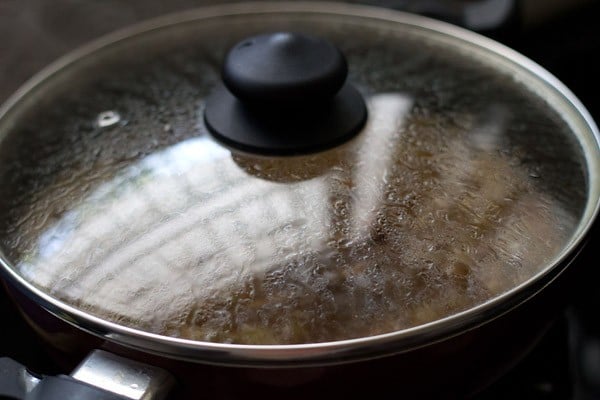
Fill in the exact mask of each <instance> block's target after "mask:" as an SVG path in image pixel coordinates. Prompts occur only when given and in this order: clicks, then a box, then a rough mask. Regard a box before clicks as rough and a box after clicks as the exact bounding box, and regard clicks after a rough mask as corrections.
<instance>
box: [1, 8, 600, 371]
mask: <svg viewBox="0 0 600 400" xmlns="http://www.w3.org/2000/svg"><path fill="white" fill-rule="evenodd" d="M293 13H297V14H307V15H321V16H326V15H332V16H341V17H344V16H346V17H352V18H362V19H365V20H370V21H371V22H375V23H377V21H380V22H381V23H383V22H387V23H395V24H400V25H405V26H410V27H411V28H413V29H420V30H422V31H426V32H429V34H431V35H438V36H439V37H438V39H439V38H444V39H445V40H449V41H450V42H452V44H454V45H455V46H456V45H462V46H467V47H468V48H469V49H472V50H473V51H476V52H479V53H483V54H487V55H488V56H489V57H493V58H494V61H497V62H499V63H503V64H504V68H509V69H512V70H513V71H514V72H515V73H516V74H519V75H520V76H521V77H523V76H525V77H528V78H530V80H531V81H533V83H534V84H535V85H536V86H537V89H538V90H542V91H546V92H547V93H553V96H552V97H553V98H552V100H553V101H554V102H555V104H554V105H552V104H550V106H552V107H554V108H556V109H564V110H565V111H567V112H566V113H565V115H567V114H568V115H570V119H571V121H570V122H571V123H569V125H570V126H573V125H574V124H575V125H578V126H579V128H580V129H581V130H582V131H588V134H587V136H585V137H579V138H578V139H579V141H580V143H581V145H582V147H583V150H584V153H585V158H586V161H587V171H586V172H587V174H588V181H589V183H590V186H589V190H588V200H587V204H586V208H585V211H584V215H583V217H582V218H581V220H580V223H579V225H578V227H577V229H576V231H575V233H574V234H573V237H572V240H571V241H570V242H569V244H568V245H567V246H566V247H565V248H563V250H562V252H561V253H560V254H559V255H558V256H557V257H556V259H555V260H554V261H553V262H552V263H549V264H548V265H547V266H546V268H545V269H544V270H542V271H541V272H539V273H538V274H537V275H535V276H533V277H531V278H530V279H528V280H527V281H525V282H523V283H522V284H520V285H518V286H516V287H514V288H513V289H511V290H510V291H508V292H505V293H503V294H501V295H499V296H497V297H494V298H493V299H491V300H489V301H488V302H486V303H484V304H481V305H479V306H476V307H473V308H470V309H467V310H465V311H463V312H460V313H457V314H454V315H452V316H449V317H446V318H442V319H438V320H435V321H433V322H430V323H427V324H424V325H419V326H416V327H413V328H409V329H405V330H401V331H396V332H391V333H386V334H381V335H376V336H371V337H363V338H357V339H349V340H343V341H336V342H322V343H309V344H297V345H238V344H223V343H212V342H199V341H193V340H187V339H179V338H173V337H167V336H162V335H158V334H153V333H149V332H145V331H141V330H137V329H133V328H128V327H126V326H123V325H119V324H117V323H113V322H110V321H107V320H105V319H102V318H99V317H96V316H94V315H91V314H88V313H86V312H84V311H81V310H79V309H77V308H75V307H73V306H70V305H68V304H66V303H64V302H62V301H59V300H57V299H55V298H54V297H52V296H50V295H49V294H47V293H45V292H43V291H42V290H40V289H38V288H36V287H35V286H33V285H32V284H31V283H29V282H28V281H26V280H25V279H24V278H23V277H22V276H20V275H19V274H18V273H17V272H16V270H15V269H14V268H13V267H12V266H11V263H10V262H9V261H8V260H7V259H6V257H4V255H3V254H1V253H0V276H2V277H3V279H5V280H6V281H8V282H10V283H12V284H13V285H15V287H16V289H18V290H19V291H20V292H22V293H23V294H24V295H25V296H27V297H28V298H30V299H31V300H33V301H34V302H36V303H37V304H39V305H40V306H41V307H43V308H44V309H46V310H47V311H48V312H50V313H51V314H53V315H54V316H56V317H58V318H60V319H61V320H63V321H65V322H67V323H69V324H71V325H73V326H75V327H77V328H79V329H81V330H83V331H85V332H88V333H91V334H93V335H95V336H98V337H101V338H104V339H106V340H109V341H111V342H114V343H116V344H119V345H122V346H125V347H129V348H133V349H137V350H141V351H144V352H148V353H153V354H156V355H160V356H163V357H168V358H173V359H180V360H186V361H192V362H200V363H205V364H215V365H225V366H252V367H298V366H316V365H334V364H341V363H347V362H353V361H358V360H365V359H372V358H376V357H380V356H385V355H390V354H395V353H401V352H405V351H409V350H413V349H416V348H419V347H423V346H426V345H428V344H431V343H435V342H439V341H442V340H445V339H447V338H450V337H452V336H456V335H458V334H460V333H462V332H465V331H468V330H470V329H473V328H476V327H477V326H480V325H483V324H485V323H487V322H489V321H491V320H493V319H495V318H498V317H500V316H501V315H504V314H505V313H507V312H508V311H510V310H512V309H514V308H515V307H517V306H518V305H519V304H522V303H523V302H525V301H527V300H528V299H530V298H531V297H533V296H535V295H536V294H537V293H539V291H541V290H542V289H543V288H544V287H546V286H547V285H549V284H550V283H551V282H552V281H553V280H554V279H556V278H557V277H558V276H559V275H560V274H561V273H562V272H563V271H564V270H565V269H566V268H567V267H568V266H569V264H570V263H571V262H572V261H573V259H574V258H575V257H576V255H577V252H578V251H579V250H580V249H581V247H582V246H583V245H584V244H585V238H586V234H587V232H588V231H589V230H590V228H591V226H592V223H593V221H594V220H595V218H596V216H597V215H598V213H599V210H600V182H599V180H598V179H596V176H595V174H597V172H595V171H600V132H599V131H598V128H597V126H596V125H595V123H594V121H593V119H592V117H591V115H590V114H589V112H588V111H587V110H586V109H585V107H584V106H583V104H582V103H581V102H580V101H579V100H578V99H577V98H576V96H575V95H574V94H573V93H572V92H571V91H570V90H569V89H568V88H567V87H566V86H565V85H564V84H562V83H561V82H560V81H559V80H558V79H557V78H555V77H554V76H553V75H552V74H551V73H550V72H548V71H547V70H545V69H544V68H542V67H541V66H539V65H538V64H536V63H535V62H533V61H531V60H530V59H528V58H527V57H525V56H523V55H521V54H520V53H518V52H516V51H514V50H512V49H510V48H508V47H506V46H504V45H502V44H500V43H498V42H495V41H493V40H491V39H488V38H485V37H483V36H481V35H478V34H476V33H474V32H470V31H468V30H465V29H462V28H459V27H456V26H454V25H450V24H447V23H444V22H441V21H437V20H433V19H429V18H426V17H422V16H416V15H412V14H408V13H403V12H400V11H393V10H388V9H380V8H376V7H369V6H363V5H351V4H339V3H337V4H336V3H309V2H294V3H292V2H288V3H275V2H272V3H269V2H257V3H239V4H229V5H220V6H212V7H203V8H198V9H195V10H187V11H183V12H179V13H174V14H170V15H167V16H163V17H159V18H156V19H152V20H149V21H146V22H141V23H138V24H136V25H133V26H131V27H129V28H125V29H123V30H120V31H117V32H115V33H112V34H109V35H107V36H104V37H102V38H100V39H97V40H95V41H93V42H91V43H89V44H88V45H85V46H83V47H81V48H79V49H77V50H75V51H73V52H71V53H68V54H67V55H65V56H63V57H62V58H60V59H58V60H57V61H55V62H54V63H52V64H50V65H49V66H48V67H46V68H45V69H43V70H42V71H40V72H39V73H37V74H36V75H35V76H34V77H32V78H31V79H30V80H29V81H27V82H26V83H25V84H24V85H23V86H22V87H21V88H20V89H19V90H17V92H16V93H15V94H14V95H13V96H12V97H10V98H9V99H8V100H7V101H6V102H5V103H4V104H3V105H2V106H1V107H0V122H4V121H3V120H5V119H9V117H10V116H11V115H10V114H11V113H15V111H19V108H20V107H24V108H27V104H26V102H27V99H28V97H29V96H30V95H31V94H32V93H34V92H35V91H36V90H38V89H40V88H42V87H43V85H44V84H45V83H47V82H48V81H51V79H52V78H53V77H55V75H57V74H58V73H59V72H61V71H63V70H64V69H65V68H68V67H69V66H73V65H74V64H76V63H77V62H79V61H82V60H87V59H88V58H91V57H93V56H94V54H95V53H96V52H97V51H99V50H101V49H104V48H108V47H111V46H114V45H116V44H117V43H120V42H124V41H127V40H133V39H135V38H136V37H140V36H143V35H144V34H148V33H150V32H152V31H158V30H160V29H166V28H168V27H170V26H173V25H178V24H183V23H191V22H197V21H201V20H206V19H211V18H223V17H232V16H244V15H247V16H250V15H258V14H262V15H265V16H266V15H268V14H293ZM530 83H531V82H530ZM23 103H25V104H23ZM16 114H18V112H17V113H16ZM13 117H14V116H13ZM565 118H566V117H565ZM4 123H6V122H4ZM9 126H10V123H9ZM574 131H576V130H575V129H574ZM579 136H581V135H579ZM1 140H2V133H1V132H0V145H1Z"/></svg>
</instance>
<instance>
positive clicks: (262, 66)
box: [223, 32, 348, 106]
mask: <svg viewBox="0 0 600 400" xmlns="http://www.w3.org/2000/svg"><path fill="white" fill-rule="evenodd" d="M347 75H348V64H347V63H346V59H345V58H344V56H343V55H342V53H341V52H340V51H339V50H338V49H337V48H336V47H335V46H334V45H332V44H331V43H329V42H326V41H325V40H322V39H319V38H316V37H313V36H307V35H303V34H299V33H289V32H278V33H273V34H266V35H260V36H255V37H252V38H249V39H246V40H244V41H242V42H240V43H239V44H237V45H236V46H234V47H233V48H232V49H231V50H230V51H229V53H228V54H227V57H226V58H225V63H224V65H223V83H225V86H227V88H228V89H229V90H230V91H231V93H233V94H234V95H235V96H236V97H237V98H238V99H241V100H242V101H244V102H248V103H254V104H273V105H276V106H281V105H285V104H287V105H294V104H301V103H304V102H307V103H310V102H312V101H314V100H322V99H324V98H331V97H333V96H334V95H335V94H336V93H337V92H338V91H339V90H340V88H341V87H342V85H343V84H344V82H345V81H346V76H347Z"/></svg>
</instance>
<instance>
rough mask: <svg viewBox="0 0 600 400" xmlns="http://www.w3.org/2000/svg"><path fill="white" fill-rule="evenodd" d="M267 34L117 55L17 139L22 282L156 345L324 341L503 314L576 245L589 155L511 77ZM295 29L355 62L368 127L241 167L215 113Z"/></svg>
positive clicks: (371, 46)
mask: <svg viewBox="0 0 600 400" xmlns="http://www.w3.org/2000/svg"><path fill="white" fill-rule="evenodd" d="M246 19H247V20H246V21H244V23H243V24H241V23H240V19H239V18H237V19H236V18H232V19H231V20H229V19H217V20H215V21H213V22H210V21H208V22H207V21H203V22H202V24H198V26H195V25H193V24H188V25H186V26H184V27H183V28H177V29H175V28H172V29H171V30H169V29H164V31H166V32H162V31H161V32H158V33H154V34H152V35H146V36H145V37H143V38H142V39H136V40H133V41H132V40H130V41H129V42H127V43H129V44H127V45H124V44H121V47H123V48H122V49H120V50H119V49H116V50H111V51H104V53H101V54H100V55H99V56H98V57H97V59H98V62H97V63H96V65H95V66H84V67H81V68H80V71H79V72H77V71H75V72H70V73H71V75H69V76H68V79H67V78H64V77H63V78H60V79H59V80H60V85H56V87H54V88H50V89H47V90H46V92H45V93H42V94H39V93H38V94H34V96H36V95H39V96H41V99H40V100H39V101H37V102H36V106H35V107H30V108H31V109H30V110H29V111H28V112H27V113H25V114H23V115H22V116H19V117H17V118H15V121H13V122H14V125H13V126H12V127H11V128H10V132H9V133H6V132H5V131H6V130H7V129H8V127H7V126H0V132H1V135H2V136H0V137H2V141H1V146H0V187H2V188H3V189H2V196H1V199H0V245H1V247H2V251H3V253H4V255H5V257H6V259H7V260H8V261H9V262H10V263H11V264H12V265H13V267H14V268H15V269H16V270H17V271H18V273H19V274H20V275H21V276H23V277H24V278H25V279H27V280H28V281H29V282H31V283H32V284H34V285H35V286H37V287H38V288H40V289H42V290H43V291H45V292H46V293H48V294H50V295H51V296H54V297H55V298H58V299H60V300H62V301H64V302H66V303H68V304H70V305H72V306H75V307H77V308H79V309H81V310H84V311H86V312H89V313H91V314H94V315H97V316H100V317H102V318H106V319H108V320H110V321H113V322H116V323H119V324H122V325H125V326H128V327H133V328H138V329H141V330H144V331H148V332H154V333H158V334H163V335H168V336H173V337H182V338H189V339H195V340H202V341H216V342H225V343H251V344H289V343H313V342H324V341H334V340H341V339H349V338H356V337H362V336H370V335H376V334H381V333H387V332H392V331H397V330H402V329H405V328H409V327H413V326H418V325H421V324H424V323H427V322H431V321H434V320H437V319H439V318H443V317H446V316H451V315H453V314H455V313H457V312H460V311H463V310H467V309H469V308H471V307H474V306H476V305H480V304H483V303H484V302H486V301H489V300H490V299H493V298H494V297H496V296H498V295H500V294H502V293H504V292H506V291H507V290H509V289H511V288H513V287H515V286H516V285H518V284H520V283H522V282H524V281H526V280H527V279H529V278H531V277H532V276H534V275H535V274H537V273H538V272H539V271H541V270H542V269H543V268H544V267H545V266H546V265H547V264H548V263H549V262H551V261H552V260H554V258H555V257H556V256H557V254H559V253H560V251H561V250H562V249H563V248H564V247H565V246H566V244H567V243H568V242H569V241H570V239H571V235H572V234H573V231H574V229H575V228H576V226H577V225H578V223H579V222H578V221H579V219H580V217H581V215H582V213H583V208H584V206H585V196H586V190H587V183H586V175H585V161H584V159H583V155H582V152H581V148H580V147H581V146H580V144H579V143H578V140H577V139H576V138H575V137H574V136H573V134H572V132H571V129H570V127H569V126H568V125H567V124H566V123H565V122H564V121H563V119H562V118H561V116H560V115H559V114H558V113H557V112H556V111H554V110H552V109H551V108H550V107H548V105H547V104H546V103H545V101H544V99H540V98H539V97H538V96H536V94H535V93H533V92H532V91H531V90H529V89H528V88H527V87H526V85H524V84H523V83H522V82H520V81H519V80H518V79H516V78H515V76H513V74H512V73H511V72H510V71H509V70H508V69H506V70H505V71H496V65H495V63H494V62H493V61H489V60H486V59H485V57H483V56H480V57H478V56H476V54H475V55H473V54H470V50H469V49H468V48H461V47H459V46H453V45H449V44H448V43H447V42H446V41H445V40H441V39H439V40H438V39H436V36H435V35H431V34H430V33H426V32H421V31H420V30H419V29H418V28H410V27H404V28H400V27H395V28H394V27H392V26H391V25H386V24H379V25H375V24H369V23H363V22H361V21H359V20H358V19H354V18H350V17H345V18H341V17H335V16H329V17H327V18H325V17H321V18H317V19H315V20H313V21H309V19H310V17H309V16H307V15H304V16H302V15H300V16H296V17H293V18H290V17H284V16H280V15H272V16H271V17H270V18H268V19H263V18H258V17H247V18H246ZM217 28H218V29H217ZM284 28H285V29H292V28H293V29H294V30H298V31H307V32H310V33H313V34H315V33H316V34H319V35H322V36H324V37H325V38H327V39H329V40H332V41H333V42H334V43H336V44H337V45H338V46H339V47H340V48H341V49H342V50H343V51H344V52H345V53H346V55H347V57H348V59H349V65H350V79H352V81H353V82H354V84H355V85H356V86H357V87H358V88H359V90H360V91H361V92H362V93H363V94H364V96H365V98H366V100H367V103H368V108H369V120H368V122H367V125H366V127H365V128H364V131H363V132H362V133H361V134H360V135H359V136H358V137H357V138H355V139H354V140H352V141H350V142H348V143H346V144H344V145H342V146H340V147H339V148H336V149H333V150H329V151H326V152H323V153H318V154H313V155H308V156H302V157H288V158H277V157H274V158H265V157H259V156H253V155H248V154H241V153H236V152H232V151H230V150H228V149H227V148H225V147H224V146H222V145H221V144H219V143H217V142H215V141H214V140H213V139H212V138H211V137H210V135H209V134H208V133H207V131H206V128H205V126H204V124H203V120H202V110H203V100H204V98H205V96H207V94H208V93H209V92H210V90H211V89H212V88H213V87H214V85H215V83H216V82H217V80H218V79H219V72H218V68H219V63H220V60H221V58H222V55H223V53H224V51H225V50H226V49H227V48H228V46H229V45H230V44H232V43H234V42H236V41H237V40H239V39H240V38H242V37H244V36H248V35H251V34H255V33H257V32H262V31H275V30H279V29H284ZM169 34H170V35H171V36H169ZM167 37H169V38H177V40H174V39H173V40H165V39H164V38H167ZM192 37H193V40H192V39H190V38H192ZM174 43H176V44H174ZM150 49H152V50H150ZM123 54H128V57H123ZM72 69H77V68H75V67H73V68H72ZM67 72H68V71H67ZM65 74H66V73H65ZM61 79H62V80H61ZM59 88H60V89H59ZM5 125H8V124H5ZM2 130H4V131H2ZM307 134H310V132H307Z"/></svg>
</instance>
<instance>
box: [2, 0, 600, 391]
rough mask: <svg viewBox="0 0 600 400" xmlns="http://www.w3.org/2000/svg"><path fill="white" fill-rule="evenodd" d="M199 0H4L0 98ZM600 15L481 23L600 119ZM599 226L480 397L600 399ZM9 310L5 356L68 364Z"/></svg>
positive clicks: (599, 5)
mask: <svg viewBox="0 0 600 400" xmlns="http://www.w3.org/2000/svg"><path fill="white" fill-rule="evenodd" d="M199 3H210V2H208V1H204V2H202V1H201V2H198V1H186V0H178V1H171V2H167V1H154V0H153V1H127V2H126V1H121V0H111V1H106V2H104V1H103V2H98V1H82V2H74V1H69V0H56V1H53V2H46V1H43V0H31V1H28V2H19V1H16V0H7V1H3V2H0V34H2V37H3V40H2V41H1V42H0V55H1V57H0V101H3V100H5V99H6V98H7V97H8V96H9V95H10V93H12V92H13V91H14V90H16V89H17V87H18V86H19V85H20V84H21V83H22V82H24V81H25V80H26V79H27V78H28V77H29V76H31V75H32V74H33V73H35V72H36V71H37V70H39V69H40V68H42V67H43V66H44V65H46V64H48V63H49V62H51V61H52V60H53V59H55V58H56V57H58V56H60V55H61V54H63V53H65V52H67V51H69V50H71V49H72V48H74V47H76V46H78V45H80V44H83V43H85V42H86V41H88V40H91V39H93V38H95V37H97V36H99V35H101V34H103V33H106V32H109V31H111V30H114V29H116V28H119V27H123V26H126V25H129V24H132V23H134V22H136V21H139V20H142V19H146V18H148V17H152V16H155V15H159V14H163V13H166V12H171V11H176V10H180V9H185V8H189V7H191V6H196V5H198V4H199ZM378 3H382V2H378ZM389 3H391V2H387V4H388V5H389ZM396 3H397V4H395V7H396V8H401V7H405V8H410V4H417V3H416V2H410V1H404V2H402V1H399V2H396ZM428 3H436V2H428ZM439 3H443V2H439ZM450 3H453V4H456V3H461V2H456V1H454V2H450V1H448V2H446V5H447V4H450ZM462 3H469V2H462ZM470 3H476V1H472V2H470ZM479 3H486V1H480V2H479ZM487 3H494V2H493V1H487ZM495 3H496V4H498V3H501V2H498V1H496V2H495ZM504 3H511V4H512V5H513V6H515V5H516V4H517V3H516V2H504ZM531 3H533V2H531ZM553 3H554V2H553ZM421 4H423V2H422V3H421ZM378 5H382V4H378ZM439 9H440V8H436V10H439ZM417 11H422V10H417ZM425 11H426V12H425V13H427V14H430V15H433V16H434V17H437V16H438V15H435V13H433V12H427V10H425ZM598 15H600V2H598V1H593V2H585V4H582V5H580V6H579V7H575V8H570V9H568V10H564V11H562V13H560V14H558V15H557V14H555V15H553V16H552V17H551V18H550V17H549V18H545V19H542V20H539V19H538V20H536V21H531V20H530V21H529V22H527V23H525V22H524V20H523V19H522V18H521V16H522V15H521V14H520V11H519V10H518V9H516V8H513V9H512V12H511V14H510V16H507V17H506V19H505V20H504V21H500V22H498V23H497V24H495V25H489V24H488V25H487V26H485V28H484V29H481V30H480V31H481V32H482V33H483V34H485V35H488V36H491V37H492V38H494V39H496V40H499V41H501V42H503V43H505V44H506V45H508V46H509V47H512V48H514V49H516V50H517V51H519V52H521V53H523V54H525V55H526V56H528V57H530V58H532V59H533V60H534V61H536V62H538V63H539V64H541V65H542V66H544V67H545V68H546V69H548V70H549V71H550V72H552V73H553V74H554V75H556V76H557V77H558V78H559V79H560V80H562V81H563V82H564V83H565V84H566V85H567V86H568V87H569V88H570V89H571V90H572V91H573V92H574V93H575V94H576V95H577V96H578V97H579V99H580V100H581V101H582V102H583V104H584V105H585V106H586V107H587V108H588V110H589V111H590V113H591V114H592V116H593V117H594V119H595V120H596V121H600V97H598V95H597V92H598V90H599V89H600V75H599V74H598V73H597V71H600V61H598V58H597V57H596V55H597V54H598V53H599V52H600V24H598V21H597V16H598ZM448 19H452V21H451V22H458V23H460V22H461V21H462V20H460V18H458V17H456V15H454V16H453V18H448ZM464 25H467V24H466V23H465V24H464ZM475 28H476V26H475ZM598 225H600V224H596V227H595V229H594V231H593V232H592V234H591V237H590V239H589V243H588V246H587V247H586V248H585V249H584V251H583V254H582V256H581V257H580V258H579V261H578V263H577V265H576V268H579V269H581V271H580V272H581V273H580V274H579V275H580V276H579V277H578V283H577V285H576V287H575V290H573V291H572V292H569V293H565V296H568V298H567V299H566V300H567V301H566V303H567V305H566V306H565V307H564V309H563V310H561V312H560V314H559V316H558V317H557V319H556V320H555V321H554V322H553V323H552V325H551V326H550V327H549V329H548V330H547V331H546V332H545V334H544V335H543V337H542V338H541V339H540V340H539V341H538V342H537V343H536V344H535V345H534V346H533V348H532V349H531V350H530V351H529V352H528V353H527V355H526V356H525V357H524V358H522V359H521V360H517V361H516V363H515V365H514V366H513V368H511V369H510V371H509V372H508V373H506V374H505V375H504V376H502V377H500V378H499V379H498V380H497V381H496V382H495V383H494V384H492V385H491V386H490V387H488V388H487V389H485V390H484V391H483V392H481V393H479V394H478V395H477V396H476V397H475V398H476V399H477V400H495V399H507V398H526V399H530V400H535V399H556V400H588V399H599V398H600V318H598V316H597V315H598V312H597V310H598V309H600V292H598V290H597V282H599V281H600V271H599V270H598V268H597V265H598V260H597V256H596V255H595V254H594V253H595V252H594V251H595V248H596V247H598V245H600V229H599V228H598ZM0 315H2V316H3V323H2V324H1V325H0V357H10V358H13V359H15V360H17V361H19V362H20V363H22V364H25V365H27V366H28V367H29V368H30V369H31V370H33V371H41V372H43V373H50V374H57V373H65V372H69V371H61V370H60V368H59V367H58V366H57V365H56V364H55V363H54V362H53V361H52V358H51V357H50V356H49V354H48V353H47V349H46V347H45V345H44V344H43V343H42V342H41V340H40V339H39V338H38V336H37V335H36V334H35V333H34V332H33V331H32V330H31V329H30V328H29V327H28V325H27V324H26V323H25V322H24V320H23V318H22V317H21V315H20V314H18V312H17V311H16V310H15V308H14V307H13V306H12V304H11V303H10V300H9V299H8V298H7V296H6V294H5V293H4V292H3V291H0Z"/></svg>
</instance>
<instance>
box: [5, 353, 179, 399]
mask: <svg viewBox="0 0 600 400" xmlns="http://www.w3.org/2000/svg"><path fill="white" fill-rule="evenodd" d="M173 383H174V379H173V377H172V376H171V374H169V373H168V372H167V371H165V370H163V369H160V368H157V367H153V366H150V365H147V364H143V363H140V362H137V361H132V360H129V359H126V358H123V357H119V356H116V355H114V354H112V353H108V352H105V351H102V350H94V351H93V352H92V353H90V355H89V356H88V357H87V358H86V359H85V360H83V362H81V364H79V366H78V367H77V368H76V369H75V370H74V371H73V372H72V373H71V375H70V376H69V375H57V376H37V375H35V374H32V373H31V372H30V371H28V370H27V368H25V367H24V366H23V365H21V364H19V363H18V362H16V361H14V360H11V359H9V358H0V396H7V397H8V398H10V399H18V400H92V399H93V400H130V399H136V400H162V399H164V398H165V397H166V395H167V394H168V392H169V391H170V389H171V388H172V386H173Z"/></svg>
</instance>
